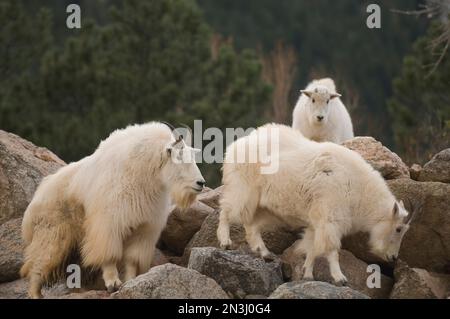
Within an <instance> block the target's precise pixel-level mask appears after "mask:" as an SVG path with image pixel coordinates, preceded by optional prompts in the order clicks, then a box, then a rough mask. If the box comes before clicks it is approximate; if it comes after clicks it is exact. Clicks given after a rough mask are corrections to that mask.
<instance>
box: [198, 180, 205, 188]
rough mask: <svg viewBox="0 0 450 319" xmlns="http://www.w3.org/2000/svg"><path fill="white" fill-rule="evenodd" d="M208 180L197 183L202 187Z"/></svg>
mask: <svg viewBox="0 0 450 319" xmlns="http://www.w3.org/2000/svg"><path fill="white" fill-rule="evenodd" d="M205 184H206V182H205V181H197V185H198V186H200V187H203V186H205Z"/></svg>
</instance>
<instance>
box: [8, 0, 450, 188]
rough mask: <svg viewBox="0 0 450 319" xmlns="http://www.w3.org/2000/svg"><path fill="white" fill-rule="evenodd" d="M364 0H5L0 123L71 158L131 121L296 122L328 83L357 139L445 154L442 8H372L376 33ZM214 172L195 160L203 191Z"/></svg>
mask: <svg viewBox="0 0 450 319" xmlns="http://www.w3.org/2000/svg"><path fill="white" fill-rule="evenodd" d="M372 2H373V1H354V0H340V1H326V0H314V1H312V0H311V1H309V0H245V1H241V0H197V1H194V0H151V1H144V0H142V1H138V0H128V1H118V0H86V1H74V0H68V1H65V0H52V1H50V0H48V1H47V0H39V1H31V0H29V1H25V0H22V1H21V0H0V28H1V29H0V129H3V130H6V131H9V132H13V133H16V134H18V135H20V136H22V137H23V138H26V139H28V140H31V141H32V142H34V143H35V144H37V145H39V146H45V147H47V148H49V149H50V150H52V151H53V152H54V153H56V154H57V155H58V156H60V157H61V158H62V159H63V160H65V161H66V162H70V161H75V160H78V159H80V158H82V157H84V156H86V155H89V154H90V153H92V152H93V151H94V150H95V148H96V146H97V145H98V144H99V141H100V140H101V139H104V138H105V137H107V136H108V135H109V133H110V132H111V131H113V130H114V129H116V128H122V127H125V126H126V125H127V124H130V123H143V122H147V121H150V120H165V121H169V122H172V123H173V124H174V125H177V124H178V123H185V124H187V125H192V124H193V120H194V119H202V120H203V127H204V128H206V127H210V126H213V127H218V128H221V129H224V128H226V127H244V128H247V127H256V126H258V125H260V124H262V123H265V122H268V121H273V122H279V123H285V124H288V125H290V124H291V120H292V118H291V114H292V110H293V108H294V106H295V102H296V100H297V99H298V96H299V90H300V89H302V88H304V87H305V86H306V84H307V83H308V82H309V81H310V80H311V79H313V78H318V77H325V76H327V77H332V78H333V79H334V80H335V82H336V84H337V89H338V91H339V92H340V93H341V94H343V102H344V103H345V104H346V106H347V108H348V109H349V111H350V113H351V116H352V119H353V124H354V127H355V134H356V135H370V136H373V137H375V138H376V139H378V140H380V141H381V142H382V143H383V144H384V145H386V146H388V147H389V148H391V149H392V150H394V151H395V152H397V153H398V154H399V155H400V156H401V157H402V158H403V160H404V161H405V162H406V163H407V164H413V163H419V164H423V163H424V162H426V161H427V160H428V159H429V158H430V156H431V155H433V154H434V153H436V152H437V151H440V150H442V149H443V148H445V147H449V146H450V137H449V136H450V135H449V133H450V58H449V53H448V46H449V41H450V22H449V10H450V0H383V1H381V0H380V1H376V2H375V3H377V4H378V5H380V7H381V28H380V29H369V28H368V27H367V26H366V19H367V17H368V15H369V13H367V12H366V8H367V6H368V4H369V3H372ZM71 3H76V4H79V5H80V6H81V17H82V28H81V29H68V28H67V27H66V19H67V16H68V15H69V14H68V13H66V7H67V5H69V4H71ZM206 143H208V141H205V144H206ZM219 167H220V165H219V164H215V165H201V169H202V171H203V173H204V175H205V178H206V179H207V181H208V183H209V185H210V186H216V185H218V184H219V183H220V170H219Z"/></svg>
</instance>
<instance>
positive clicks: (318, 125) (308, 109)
mask: <svg viewBox="0 0 450 319" xmlns="http://www.w3.org/2000/svg"><path fill="white" fill-rule="evenodd" d="M301 93H302V94H301V96H300V98H299V99H298V102H297V105H296V106H295V108H294V112H293V115H292V118H293V119H292V127H293V128H294V129H297V130H299V131H300V132H301V133H302V134H303V135H304V136H305V137H307V138H309V139H311V140H313V141H316V142H326V141H329V142H333V143H337V144H340V143H342V142H344V141H346V140H348V139H351V138H353V125H352V120H351V118H350V115H349V114H348V112H347V109H346V108H345V106H344V104H343V103H342V101H341V99H340V98H339V97H340V96H341V95H340V94H339V93H336V86H335V85H334V81H333V80H332V79H330V78H325V79H320V80H314V81H312V82H311V83H310V84H308V86H307V87H306V89H305V90H301Z"/></svg>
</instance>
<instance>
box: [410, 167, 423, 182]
mask: <svg viewBox="0 0 450 319" xmlns="http://www.w3.org/2000/svg"><path fill="white" fill-rule="evenodd" d="M420 172H422V166H420V165H419V164H412V165H411V167H410V168H409V176H410V177H411V179H413V180H415V181H418V180H419V176H420Z"/></svg>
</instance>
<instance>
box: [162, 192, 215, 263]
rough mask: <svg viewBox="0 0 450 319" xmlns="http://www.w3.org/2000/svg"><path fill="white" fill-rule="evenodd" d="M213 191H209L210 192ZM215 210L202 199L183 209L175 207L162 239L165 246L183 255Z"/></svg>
mask: <svg viewBox="0 0 450 319" xmlns="http://www.w3.org/2000/svg"><path fill="white" fill-rule="evenodd" d="M210 192H213V191H209V192H207V193H205V194H208V193H210ZM213 211H214V209H213V208H211V207H209V206H208V205H206V204H203V203H202V202H200V201H198V200H197V201H195V202H194V203H193V204H192V205H191V207H189V208H188V209H185V210H182V209H178V208H175V209H174V210H173V211H172V212H171V213H170V215H169V218H168V220H167V225H166V227H165V228H164V230H163V232H162V234H161V238H160V241H161V243H162V244H163V247H165V248H166V249H169V250H170V251H172V252H174V253H175V254H177V255H182V254H183V252H184V249H185V247H186V245H187V244H188V243H189V240H191V238H192V236H194V234H195V233H196V232H197V231H198V230H199V229H200V227H201V226H202V223H203V221H204V220H205V218H206V217H207V216H208V215H209V214H211V213H212V212H213Z"/></svg>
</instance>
